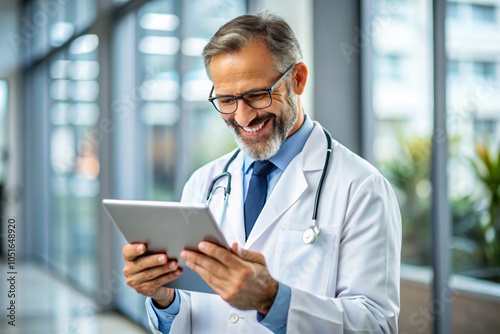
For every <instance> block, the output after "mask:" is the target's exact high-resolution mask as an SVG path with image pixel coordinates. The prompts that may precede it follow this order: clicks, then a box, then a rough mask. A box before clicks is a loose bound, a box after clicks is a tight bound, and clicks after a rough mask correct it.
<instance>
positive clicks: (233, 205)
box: [222, 153, 245, 246]
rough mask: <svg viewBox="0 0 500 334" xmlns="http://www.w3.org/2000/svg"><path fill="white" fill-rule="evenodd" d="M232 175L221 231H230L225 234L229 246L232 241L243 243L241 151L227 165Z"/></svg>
mask: <svg viewBox="0 0 500 334" xmlns="http://www.w3.org/2000/svg"><path fill="white" fill-rule="evenodd" d="M229 172H230V173H231V175H232V180H231V195H230V196H229V200H228V205H227V212H226V216H225V217H224V219H223V228H222V229H223V231H225V233H230V234H231V236H229V235H227V241H228V243H229V246H231V243H232V242H237V243H238V245H243V244H245V227H244V225H245V223H244V218H243V201H242V198H243V187H242V185H243V153H240V154H238V157H237V158H236V159H235V160H234V161H233V163H232V164H231V165H230V166H229Z"/></svg>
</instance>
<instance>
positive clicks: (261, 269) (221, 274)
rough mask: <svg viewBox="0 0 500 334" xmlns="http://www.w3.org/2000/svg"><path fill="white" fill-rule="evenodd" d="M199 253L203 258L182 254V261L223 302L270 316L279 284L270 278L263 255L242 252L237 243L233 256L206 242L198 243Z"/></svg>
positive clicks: (189, 253) (197, 254)
mask: <svg viewBox="0 0 500 334" xmlns="http://www.w3.org/2000/svg"><path fill="white" fill-rule="evenodd" d="M198 249H199V250H200V252H201V253H202V254H200V253H197V252H192V251H187V250H184V251H182V252H181V257H182V258H183V259H185V260H186V265H187V266H188V267H189V268H191V269H192V270H194V271H195V272H196V273H198V275H200V276H201V278H203V280H204V281H205V282H207V284H208V285H209V286H210V287H211V288H212V289H213V290H214V291H215V292H216V293H217V294H219V295H220V296H221V297H222V299H224V300H225V301H226V302H228V303H229V304H230V305H231V306H233V307H235V308H237V309H240V310H257V311H259V312H260V313H263V314H267V313H268V312H269V310H270V309H271V306H272V305H273V302H274V299H275V298H276V294H277V293H278V282H277V281H276V280H274V279H273V278H272V277H271V275H270V274H269V271H268V270H267V266H266V260H265V258H264V256H263V255H262V254H260V253H256V252H252V251H249V250H244V249H241V248H239V247H238V244H237V243H234V244H233V246H232V252H231V251H229V250H227V249H224V248H222V247H219V246H217V245H215V244H212V243H209V242H200V243H199V245H198Z"/></svg>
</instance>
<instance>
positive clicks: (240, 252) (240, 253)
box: [238, 244, 243, 256]
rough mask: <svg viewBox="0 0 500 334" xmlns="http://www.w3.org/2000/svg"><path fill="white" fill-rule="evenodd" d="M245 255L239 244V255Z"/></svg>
mask: <svg viewBox="0 0 500 334" xmlns="http://www.w3.org/2000/svg"><path fill="white" fill-rule="evenodd" d="M242 253H243V248H241V247H240V245H239V244H238V255H240V256H241V255H242Z"/></svg>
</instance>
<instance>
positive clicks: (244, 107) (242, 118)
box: [234, 99, 257, 126]
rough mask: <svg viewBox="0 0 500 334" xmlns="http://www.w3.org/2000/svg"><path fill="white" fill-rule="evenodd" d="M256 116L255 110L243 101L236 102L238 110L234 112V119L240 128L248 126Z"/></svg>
mask: <svg viewBox="0 0 500 334" xmlns="http://www.w3.org/2000/svg"><path fill="white" fill-rule="evenodd" d="M256 115H257V110H256V109H254V108H252V107H250V106H249V105H248V104H246V103H245V101H243V99H239V100H238V109H236V111H235V112H234V119H235V120H236V122H237V123H238V124H239V125H240V126H248V124H250V122H251V121H252V120H253V119H254V118H255V117H256Z"/></svg>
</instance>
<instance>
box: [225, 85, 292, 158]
mask: <svg viewBox="0 0 500 334" xmlns="http://www.w3.org/2000/svg"><path fill="white" fill-rule="evenodd" d="M287 88H288V87H287ZM287 96H288V98H287V103H286V106H285V107H284V108H283V109H282V110H281V112H280V114H281V117H279V118H278V117H277V116H276V115H275V114H272V113H266V114H265V115H263V116H260V117H257V118H255V119H253V120H252V121H251V122H250V124H248V126H253V125H256V124H260V123H262V122H266V121H267V122H272V123H273V124H272V127H273V129H272V131H271V133H270V134H265V135H263V136H260V137H259V138H247V137H244V136H242V135H241V133H240V131H242V130H241V129H240V126H239V125H238V123H237V122H236V120H235V119H234V118H233V119H230V120H225V122H226V124H227V125H228V126H229V128H230V129H231V130H232V131H233V134H234V138H235V140H236V143H237V144H238V147H239V148H240V149H241V150H242V151H243V152H245V153H246V154H247V155H249V156H250V157H251V158H253V159H255V160H268V159H269V158H271V157H273V156H274V155H275V154H276V153H278V151H279V149H280V147H281V144H283V142H284V141H285V140H286V139H287V138H288V134H289V133H290V130H291V129H292V128H293V126H294V125H295V123H296V122H297V119H298V117H299V106H298V103H297V98H296V95H295V94H292V93H291V90H290V89H289V88H288V89H287ZM243 103H244V102H243ZM286 109H288V110H286Z"/></svg>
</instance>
